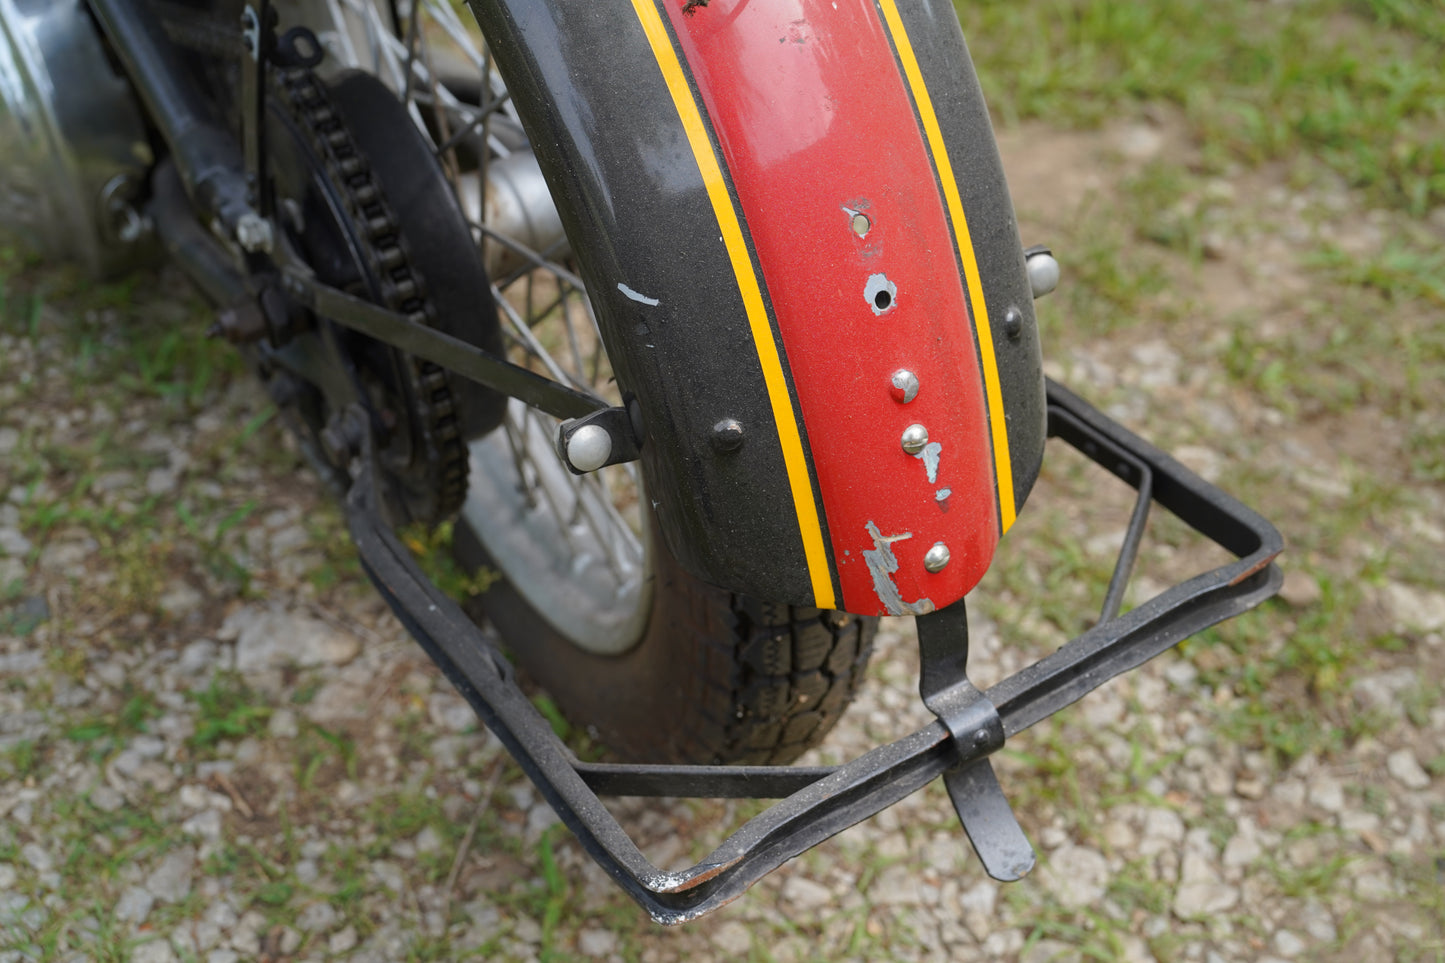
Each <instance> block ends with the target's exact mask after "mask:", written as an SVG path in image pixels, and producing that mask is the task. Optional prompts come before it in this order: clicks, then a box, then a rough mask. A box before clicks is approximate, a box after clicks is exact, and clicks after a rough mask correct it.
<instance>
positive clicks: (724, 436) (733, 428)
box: [712, 418, 743, 452]
mask: <svg viewBox="0 0 1445 963" xmlns="http://www.w3.org/2000/svg"><path fill="white" fill-rule="evenodd" d="M712 446H713V447H714V448H715V449H717V450H718V451H719V452H730V451H737V450H738V449H739V448H741V447H742V446H743V423H742V422H740V421H738V420H737V419H736V418H724V419H723V420H722V421H719V422H718V423H717V424H715V425H713V426H712Z"/></svg>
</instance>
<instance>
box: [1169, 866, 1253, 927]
mask: <svg viewBox="0 0 1445 963" xmlns="http://www.w3.org/2000/svg"><path fill="white" fill-rule="evenodd" d="M1238 902H1239V890H1238V889H1236V888H1235V887H1233V886H1230V885H1228V884H1226V883H1225V882H1223V881H1222V880H1221V879H1220V878H1219V874H1218V873H1217V872H1215V870H1214V867H1213V866H1212V865H1211V864H1210V860H1209V859H1208V858H1207V857H1206V856H1204V855H1202V854H1200V853H1198V852H1194V851H1188V852H1186V853H1185V854H1184V861H1183V863H1182V865H1181V867H1180V872H1179V888H1178V889H1176V890H1175V891H1174V905H1173V909H1174V915H1175V916H1177V917H1179V918H1180V919H1182V920H1191V919H1199V918H1201V917H1206V916H1212V915H1213V914H1215V913H1222V912H1224V911H1225V910H1227V909H1231V908H1232V907H1233V906H1234V905H1235V904H1236V903H1238Z"/></svg>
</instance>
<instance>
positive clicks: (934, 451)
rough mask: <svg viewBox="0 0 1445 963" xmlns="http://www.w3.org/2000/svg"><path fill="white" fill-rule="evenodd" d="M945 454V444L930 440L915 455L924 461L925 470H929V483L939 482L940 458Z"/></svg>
mask: <svg viewBox="0 0 1445 963" xmlns="http://www.w3.org/2000/svg"><path fill="white" fill-rule="evenodd" d="M942 454H943V445H942V444H940V443H939V442H936V441H930V442H929V443H928V444H926V445H924V446H923V450H922V451H920V452H919V453H918V454H916V455H914V456H913V457H914V458H917V459H918V460H919V461H921V462H923V470H924V471H926V472H928V484H930V485H934V484H937V483H938V458H939V456H940V455H942Z"/></svg>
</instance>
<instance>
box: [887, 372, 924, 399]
mask: <svg viewBox="0 0 1445 963" xmlns="http://www.w3.org/2000/svg"><path fill="white" fill-rule="evenodd" d="M888 383H889V385H890V386H891V387H890V388H889V391H888V393H889V394H891V395H892V396H893V400H894V401H896V402H898V403H899V404H901V405H906V404H908V403H909V402H910V401H912V400H913V399H914V398H916V397H918V375H916V374H914V373H913V372H912V371H909V370H908V369H907V368H899V369H898V370H897V371H895V372H893V376H892V377H891V378H889V379H888Z"/></svg>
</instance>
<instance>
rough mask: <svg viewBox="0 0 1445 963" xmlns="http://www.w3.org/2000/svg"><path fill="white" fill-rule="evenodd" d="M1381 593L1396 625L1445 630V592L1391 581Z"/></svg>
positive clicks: (1425, 630)
mask: <svg viewBox="0 0 1445 963" xmlns="http://www.w3.org/2000/svg"><path fill="white" fill-rule="evenodd" d="M1381 594H1382V597H1383V600H1384V603H1385V607H1386V609H1387V611H1389V612H1390V614H1391V615H1393V616H1394V619H1395V624H1396V625H1399V626H1402V627H1403V628H1406V629H1415V630H1417V631H1420V632H1439V631H1441V630H1445V593H1441V592H1430V591H1426V590H1425V589H1419V588H1415V587H1414V586H1411V585H1404V584H1402V583H1400V582H1390V583H1389V584H1387V585H1385V586H1384V588H1383V590H1382V592H1381Z"/></svg>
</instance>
